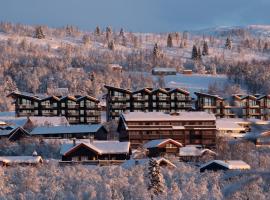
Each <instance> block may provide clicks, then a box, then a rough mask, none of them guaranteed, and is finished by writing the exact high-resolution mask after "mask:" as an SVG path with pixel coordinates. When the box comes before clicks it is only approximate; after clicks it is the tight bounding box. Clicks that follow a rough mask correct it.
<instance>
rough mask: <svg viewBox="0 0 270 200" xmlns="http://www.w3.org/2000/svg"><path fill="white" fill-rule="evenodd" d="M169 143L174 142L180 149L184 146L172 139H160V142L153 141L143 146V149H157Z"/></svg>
mask: <svg viewBox="0 0 270 200" xmlns="http://www.w3.org/2000/svg"><path fill="white" fill-rule="evenodd" d="M167 142H172V143H174V144H175V145H177V146H179V147H181V146H183V145H182V144H181V143H180V142H177V141H175V140H172V139H158V140H151V141H149V142H147V143H145V144H144V145H143V147H144V148H147V149H148V148H155V147H159V146H160V145H162V144H164V143H167Z"/></svg>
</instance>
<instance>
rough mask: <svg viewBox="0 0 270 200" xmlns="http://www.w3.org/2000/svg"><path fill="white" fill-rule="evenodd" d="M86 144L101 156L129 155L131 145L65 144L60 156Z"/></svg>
mask: <svg viewBox="0 0 270 200" xmlns="http://www.w3.org/2000/svg"><path fill="white" fill-rule="evenodd" d="M80 144H85V145H86V146H88V147H89V148H91V149H93V150H95V151H97V152H98V153H100V154H114V153H129V148H130V143H129V142H119V141H109V140H108V141H93V142H92V143H90V141H89V142H83V143H76V145H75V146H74V145H73V143H65V144H63V145H62V146H61V150H60V154H61V155H64V154H66V153H67V152H68V151H70V150H71V149H72V148H74V147H76V146H78V145H80Z"/></svg>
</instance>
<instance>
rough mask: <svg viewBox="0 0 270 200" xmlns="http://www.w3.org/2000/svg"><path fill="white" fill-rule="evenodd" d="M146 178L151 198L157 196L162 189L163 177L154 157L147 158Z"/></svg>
mask: <svg viewBox="0 0 270 200" xmlns="http://www.w3.org/2000/svg"><path fill="white" fill-rule="evenodd" d="M148 178H149V185H148V190H149V191H150V193H151V196H152V199H153V196H158V195H160V194H162V193H163V191H164V185H163V177H162V174H161V173H160V166H159V164H158V162H157V161H156V160H155V159H150V160H149V165H148Z"/></svg>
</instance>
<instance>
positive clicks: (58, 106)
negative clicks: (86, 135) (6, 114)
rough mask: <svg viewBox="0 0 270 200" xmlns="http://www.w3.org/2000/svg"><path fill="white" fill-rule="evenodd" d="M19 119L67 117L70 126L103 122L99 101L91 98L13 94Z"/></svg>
mask: <svg viewBox="0 0 270 200" xmlns="http://www.w3.org/2000/svg"><path fill="white" fill-rule="evenodd" d="M8 97H12V98H14V100H15V101H14V103H15V112H16V116H17V117H22V116H47V117H48V116H65V117H66V118H67V120H68V122H69V123H70V124H98V123H100V122H101V111H100V108H99V106H98V104H99V100H98V99H96V98H94V97H91V96H64V97H60V96H49V97H40V96H34V95H31V94H27V95H26V94H23V93H17V92H12V93H11V94H9V95H8Z"/></svg>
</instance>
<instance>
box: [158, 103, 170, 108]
mask: <svg viewBox="0 0 270 200" xmlns="http://www.w3.org/2000/svg"><path fill="white" fill-rule="evenodd" d="M158 107H159V108H170V105H163V104H159V105H158Z"/></svg>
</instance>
